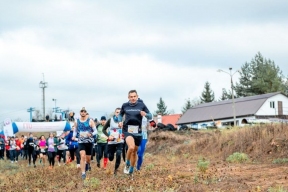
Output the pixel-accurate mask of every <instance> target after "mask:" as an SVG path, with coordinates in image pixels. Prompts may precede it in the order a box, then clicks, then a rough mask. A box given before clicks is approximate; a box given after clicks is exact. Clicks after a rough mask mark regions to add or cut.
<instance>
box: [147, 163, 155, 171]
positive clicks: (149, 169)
mask: <svg viewBox="0 0 288 192" xmlns="http://www.w3.org/2000/svg"><path fill="white" fill-rule="evenodd" d="M153 168H154V164H153V163H150V164H149V165H147V166H146V167H145V169H146V170H147V171H151V170H152V169H153Z"/></svg>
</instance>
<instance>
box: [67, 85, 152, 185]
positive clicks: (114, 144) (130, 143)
mask: <svg viewBox="0 0 288 192" xmlns="http://www.w3.org/2000/svg"><path fill="white" fill-rule="evenodd" d="M128 99H129V101H128V102H125V103H123V105H122V107H121V108H116V109H115V112H114V115H113V116H112V117H111V118H110V119H109V120H108V121H107V122H106V118H105V117H101V119H100V124H99V125H98V126H97V127H96V125H95V123H94V121H93V120H92V119H90V118H89V116H88V115H87V111H86V109H85V108H82V110H81V111H80V118H79V119H77V120H76V121H75V123H74V127H75V129H74V131H73V137H72V140H73V141H78V150H79V153H80V159H81V162H80V167H81V172H82V175H81V177H82V179H85V178H86V172H87V171H88V170H91V166H90V161H91V154H92V151H93V150H92V149H93V143H95V144H97V155H96V157H97V158H96V159H97V166H98V167H100V160H101V159H102V157H103V156H104V159H103V167H104V168H106V166H107V163H108V157H109V160H110V161H113V159H114V156H115V153H116V162H115V168H114V174H117V173H118V171H119V170H118V169H119V165H120V162H121V154H123V155H122V156H123V158H124V159H125V160H126V161H125V167H124V173H126V174H129V175H131V176H132V175H133V172H134V169H135V165H136V160H137V151H138V148H139V146H140V145H141V143H142V140H143V136H144V140H143V145H142V146H141V147H142V148H141V150H139V153H138V154H139V156H140V158H139V161H138V165H139V166H138V165H137V167H136V168H137V169H138V170H140V168H141V164H142V161H143V154H144V151H145V144H146V141H147V125H148V124H147V122H148V121H147V119H152V114H151V113H150V112H149V110H148V108H147V107H146V105H145V104H144V102H143V101H142V100H140V99H139V98H138V94H137V91H136V90H131V91H129V92H128ZM123 117H124V119H125V120H124V122H123ZM143 122H144V123H143ZM145 122H146V123H145ZM145 132H146V133H145ZM95 138H96V140H97V142H95ZM145 140H146V141H145ZM124 143H125V144H124ZM144 143H145V144H144ZM126 146H127V147H126ZM126 151H127V155H126Z"/></svg>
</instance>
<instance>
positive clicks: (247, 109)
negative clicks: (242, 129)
mask: <svg viewBox="0 0 288 192" xmlns="http://www.w3.org/2000/svg"><path fill="white" fill-rule="evenodd" d="M234 103H235V116H236V125H237V126H243V125H245V124H247V123H253V122H270V121H287V120H288V97H286V96H285V95H283V94H282V93H280V92H276V93H268V94H263V95H256V96H250V97H243V98H237V99H234ZM176 124H177V125H180V126H181V125H187V126H188V127H191V128H194V129H201V128H206V127H209V126H214V125H217V127H223V126H228V125H232V126H233V125H234V118H233V101H232V99H230V100H225V101H219V102H211V103H203V104H200V105H197V106H194V107H192V108H190V109H189V110H187V111H186V112H185V113H184V114H183V115H182V117H181V118H180V119H179V121H178V122H177V123H176Z"/></svg>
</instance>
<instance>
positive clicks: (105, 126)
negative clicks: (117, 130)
mask: <svg viewBox="0 0 288 192" xmlns="http://www.w3.org/2000/svg"><path fill="white" fill-rule="evenodd" d="M110 122H111V118H110V119H108V121H107V122H106V123H105V125H104V127H103V130H102V131H103V133H104V135H106V136H107V137H109V134H108V133H107V129H108V127H110Z"/></svg>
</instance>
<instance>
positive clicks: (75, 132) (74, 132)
mask: <svg viewBox="0 0 288 192" xmlns="http://www.w3.org/2000/svg"><path fill="white" fill-rule="evenodd" d="M76 135H77V127H75V129H74V131H73V136H72V137H76Z"/></svg>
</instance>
